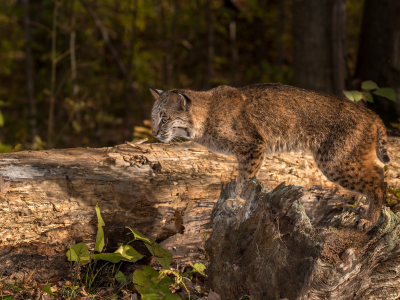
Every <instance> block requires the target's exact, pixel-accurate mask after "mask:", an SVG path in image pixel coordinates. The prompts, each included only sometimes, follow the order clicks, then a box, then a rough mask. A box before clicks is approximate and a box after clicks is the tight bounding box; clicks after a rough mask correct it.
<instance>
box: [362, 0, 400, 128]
mask: <svg viewBox="0 0 400 300" xmlns="http://www.w3.org/2000/svg"><path fill="white" fill-rule="evenodd" d="M399 14H400V1H398V0H381V1H373V0H366V1H365V4H364V14H363V23H362V28H361V35H360V47H359V52H358V59H357V68H356V73H355V79H356V81H357V82H359V83H360V82H361V81H364V80H373V81H375V82H376V83H377V84H378V85H379V86H380V87H391V88H393V89H394V90H395V92H396V97H397V101H398V102H397V104H395V103H394V102H391V101H390V100H387V99H384V98H379V103H378V104H377V105H379V106H382V104H383V107H384V111H382V113H384V114H388V115H391V117H392V120H393V119H394V120H393V121H396V119H395V117H396V113H397V117H400V19H399V17H398V16H399ZM371 107H374V108H375V105H372V106H371ZM376 108H378V109H379V107H376Z"/></svg>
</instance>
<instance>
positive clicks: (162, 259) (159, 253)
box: [126, 226, 172, 270]
mask: <svg viewBox="0 0 400 300" xmlns="http://www.w3.org/2000/svg"><path fill="white" fill-rule="evenodd" d="M126 228H128V229H129V230H130V231H131V232H132V234H133V235H134V237H135V239H136V240H140V241H143V242H144V244H145V245H146V247H147V249H149V251H150V253H151V255H153V256H154V257H155V258H156V260H157V261H158V262H159V263H160V264H161V266H162V267H163V268H164V269H166V270H168V269H169V266H170V265H171V259H172V255H171V253H169V252H168V251H167V250H165V249H164V248H162V247H161V246H160V245H159V244H157V243H156V242H153V241H151V240H149V239H148V238H147V237H146V236H144V235H143V234H142V233H140V232H139V231H137V230H133V229H131V228H129V227H128V226H127V227H126Z"/></svg>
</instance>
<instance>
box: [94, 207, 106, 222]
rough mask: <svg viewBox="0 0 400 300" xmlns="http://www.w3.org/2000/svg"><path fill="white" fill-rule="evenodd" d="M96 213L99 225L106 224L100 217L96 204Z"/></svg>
mask: <svg viewBox="0 0 400 300" xmlns="http://www.w3.org/2000/svg"><path fill="white" fill-rule="evenodd" d="M96 214H97V222H98V223H99V224H100V225H101V226H106V224H105V223H104V221H103V218H102V217H101V214H100V208H99V207H98V205H97V204H96Z"/></svg>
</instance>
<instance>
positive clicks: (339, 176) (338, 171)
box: [317, 153, 387, 231]
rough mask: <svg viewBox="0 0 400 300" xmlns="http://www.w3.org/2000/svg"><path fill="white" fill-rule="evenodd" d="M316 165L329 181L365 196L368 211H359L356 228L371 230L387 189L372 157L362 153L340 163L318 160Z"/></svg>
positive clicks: (380, 170) (380, 171)
mask: <svg viewBox="0 0 400 300" xmlns="http://www.w3.org/2000/svg"><path fill="white" fill-rule="evenodd" d="M317 165H318V167H319V168H320V169H321V171H322V172H323V173H324V174H325V176H326V177H327V178H328V179H329V180H331V181H333V182H335V183H337V184H339V185H341V186H342V187H344V188H345V189H348V190H351V191H354V192H359V193H362V194H364V195H366V197H367V203H366V204H367V205H368V209H364V210H363V211H361V219H360V221H359V223H358V227H357V228H358V229H359V230H364V231H369V230H371V229H372V228H373V227H374V226H375V224H376V222H377V221H378V219H379V216H380V214H381V209H382V205H383V203H384V199H385V197H386V188H387V184H386V183H385V182H384V181H383V176H382V174H383V173H382V172H383V170H382V169H381V168H379V167H377V166H375V165H374V160H373V158H372V156H371V155H368V154H367V153H363V155H359V156H357V157H352V158H351V159H345V160H342V161H340V163H338V162H337V161H332V160H331V161H327V160H324V159H319V160H317Z"/></svg>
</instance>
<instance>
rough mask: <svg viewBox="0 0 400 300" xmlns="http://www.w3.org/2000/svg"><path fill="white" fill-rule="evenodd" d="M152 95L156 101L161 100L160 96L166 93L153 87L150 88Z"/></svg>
mask: <svg viewBox="0 0 400 300" xmlns="http://www.w3.org/2000/svg"><path fill="white" fill-rule="evenodd" d="M149 89H150V92H151V94H152V95H153V97H154V99H156V100H158V99H159V98H160V95H161V94H162V93H163V92H164V91H162V90H156V89H153V88H151V87H149Z"/></svg>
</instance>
